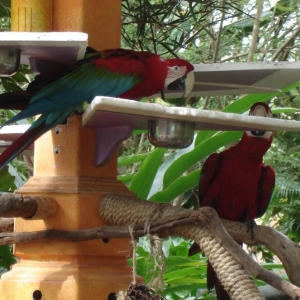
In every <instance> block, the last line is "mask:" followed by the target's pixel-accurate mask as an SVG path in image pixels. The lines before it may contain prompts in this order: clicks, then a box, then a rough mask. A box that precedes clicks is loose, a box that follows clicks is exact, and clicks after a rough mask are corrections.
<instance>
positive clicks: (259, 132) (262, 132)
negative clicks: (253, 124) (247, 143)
mask: <svg viewBox="0 0 300 300" xmlns="http://www.w3.org/2000/svg"><path fill="white" fill-rule="evenodd" d="M265 133H266V132H265V131H258V130H256V131H251V134H252V135H253V136H257V137H262V136H263V135H264V134H265Z"/></svg>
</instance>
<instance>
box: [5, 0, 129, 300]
mask: <svg viewBox="0 0 300 300" xmlns="http://www.w3.org/2000/svg"><path fill="white" fill-rule="evenodd" d="M23 2H30V1H23V0H20V1H18V0H12V3H13V5H14V3H18V4H19V5H21V4H20V3H23ZM36 2H39V3H40V5H43V4H44V1H37V0H32V3H35V4H37V3H36ZM45 2H47V1H45ZM52 10H53V15H52V24H53V30H54V31H82V32H87V33H89V41H90V42H89V45H90V46H92V47H94V48H95V49H97V50H98V49H103V48H111V47H118V46H119V43H120V26H121V24H120V21H121V0H111V1H107V0H97V1H96V0H70V1H68V0H53V2H52ZM12 11H18V10H17V9H16V8H13V9H12ZM32 11H33V15H34V12H36V11H39V10H38V9H37V8H34V6H33V7H32ZM18 16H20V15H18ZM22 22H23V21H22ZM19 23H20V22H19ZM19 23H18V22H16V21H15V20H13V24H19ZM15 26H16V25H14V26H13V29H14V30H17V29H18V28H19V27H18V28H16V27H15ZM26 26H27V27H26ZM26 26H25V28H28V25H26ZM29 27H30V28H33V26H29ZM108 28H109V29H108ZM94 152H95V132H94V130H93V129H91V128H87V127H82V126H81V116H75V117H73V118H71V119H68V122H67V124H64V125H60V126H58V127H57V128H55V129H53V130H51V131H49V132H48V133H46V134H45V135H43V136H42V137H41V138H39V139H38V140H37V141H36V143H35V154H34V164H35V166H34V176H33V177H32V178H30V179H29V181H28V182H27V183H26V184H25V185H24V186H23V187H22V188H20V189H19V190H18V191H17V193H20V194H23V195H43V196H50V197H52V198H54V199H55V200H56V201H57V203H58V210H57V213H56V215H55V216H54V217H52V218H49V219H47V220H24V219H20V218H18V219H16V221H15V231H18V232H26V231H35V230H44V229H46V228H51V229H64V230H77V229H86V228H94V227H98V226H102V225H103V222H102V220H101V219H100V217H99V202H100V200H101V197H103V196H104V195H106V194H107V193H119V194H123V195H132V194H131V192H129V191H128V190H127V188H126V187H125V186H124V185H123V184H122V183H121V182H119V181H117V180H116V172H117V163H116V161H117V154H115V155H114V156H113V158H112V159H111V160H110V161H109V162H108V163H107V164H106V165H104V166H103V167H95V166H94ZM14 252H15V255H16V256H17V257H18V259H19V262H18V263H17V264H16V265H14V266H13V268H12V270H11V271H10V272H8V273H6V274H4V275H3V276H2V278H1V281H0V299H10V300H19V299H48V300H55V299H59V300H73V299H74V300H75V299H76V300H86V299H108V297H109V295H110V294H111V293H116V292H118V291H119V290H120V289H126V288H127V287H128V284H129V283H130V282H131V280H132V275H131V268H130V267H128V266H127V265H126V259H127V258H128V255H129V252H130V245H129V241H128V240H124V239H119V240H118V239H112V240H110V241H102V240H93V241H86V242H77V243H72V242H59V241H57V242H51V243H26V244H17V245H15V247H14ZM41 297H42V298H41Z"/></svg>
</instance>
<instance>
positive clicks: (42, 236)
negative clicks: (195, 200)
mask: <svg viewBox="0 0 300 300" xmlns="http://www.w3.org/2000/svg"><path fill="white" fill-rule="evenodd" d="M207 210H210V211H212V210H211V209H209V208H206V209H204V211H205V212H203V209H200V210H199V212H198V211H187V212H186V213H184V214H181V215H180V216H178V215H177V216H171V217H168V218H166V219H164V220H162V221H159V222H153V223H152V224H151V226H150V230H149V233H151V234H160V235H163V236H168V235H171V234H173V230H174V228H176V227H178V226H184V225H191V224H193V225H195V224H201V223H202V222H205V224H206V225H207V224H210V225H209V227H210V228H211V230H212V233H213V234H216V235H217V236H218V237H220V238H221V240H222V243H223V245H224V247H226V249H227V250H229V252H230V253H231V254H232V255H233V256H234V257H235V258H236V259H237V261H238V262H239V263H241V264H242V265H243V266H245V267H246V268H247V269H248V270H249V271H250V272H251V273H252V274H254V276H255V277H256V278H259V279H262V280H263V281H265V282H267V283H269V284H270V285H272V286H275V287H276V288H277V289H278V290H281V291H282V292H284V293H285V294H287V295H289V296H290V297H291V298H292V299H296V296H298V297H299V296H300V289H299V288H298V287H296V286H294V285H292V284H290V283H288V282H286V281H284V280H282V279H281V278H280V277H278V276H277V275H275V274H274V273H271V272H269V271H267V270H265V269H263V268H261V267H260V266H259V265H258V264H257V263H256V262H255V261H253V259H252V258H251V257H249V256H248V255H247V254H246V253H245V252H244V251H243V249H242V248H241V247H239V246H238V245H237V244H236V243H234V242H233V241H232V239H231V238H230V239H228V237H226V235H224V236H223V230H222V229H221V230H219V229H218V228H216V226H217V227H220V228H223V227H222V226H220V225H217V224H218V223H219V221H218V220H219V218H218V217H217V215H216V213H215V212H214V211H213V213H211V212H208V213H207ZM223 222H224V224H225V228H226V229H227V230H228V232H230V233H231V234H232V235H233V237H234V238H236V239H238V240H240V241H242V242H244V243H249V244H251V245H255V244H257V243H260V244H263V245H269V244H270V243H272V242H273V243H274V241H275V240H277V243H278V244H281V245H288V244H289V245H288V246H286V248H284V247H279V248H278V249H277V248H276V249H274V253H275V254H276V255H277V256H278V257H281V259H282V262H283V265H284V266H288V267H287V270H289V273H288V275H289V277H290V279H291V281H292V282H294V283H295V284H297V285H300V280H299V274H298V273H299V262H300V259H299V258H300V251H299V249H298V248H296V247H295V246H294V247H291V244H292V242H291V241H289V240H288V239H287V238H286V237H285V236H284V235H282V234H281V233H279V232H277V231H276V230H274V229H271V228H269V227H265V226H257V227H256V234H255V238H254V239H253V240H252V239H251V237H250V234H249V233H247V229H246V226H245V225H244V224H241V223H236V222H231V221H224V220H223ZM199 226H200V225H199ZM269 229H271V231H272V236H269V235H270V231H269ZM144 235H145V229H144V226H135V227H134V230H133V236H134V237H136V238H137V237H141V236H144ZM128 237H130V233H129V231H128V228H127V227H122V226H103V227H98V228H93V229H84V230H77V231H64V230H44V231H35V232H17V233H1V234H0V245H4V244H15V243H26V242H51V241H68V242H79V241H87V240H92V239H107V238H128ZM256 237H258V238H256ZM271 241H272V242H271ZM286 249H288V252H287V251H286ZM296 257H298V258H297V259H296ZM292 266H293V270H292Z"/></svg>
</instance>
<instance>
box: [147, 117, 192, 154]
mask: <svg viewBox="0 0 300 300" xmlns="http://www.w3.org/2000/svg"><path fill="white" fill-rule="evenodd" d="M194 130H195V124H194V123H189V122H183V121H177V120H171V119H158V120H151V121H149V122H148V138H149V141H150V142H151V144H152V145H154V146H156V147H162V148H173V149H181V148H186V147H188V146H189V145H191V143H192V142H193V139H194Z"/></svg>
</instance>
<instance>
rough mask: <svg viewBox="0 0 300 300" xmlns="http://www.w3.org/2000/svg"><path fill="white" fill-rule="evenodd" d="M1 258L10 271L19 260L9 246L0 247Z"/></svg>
mask: <svg viewBox="0 0 300 300" xmlns="http://www.w3.org/2000/svg"><path fill="white" fill-rule="evenodd" d="M0 256H1V257H2V258H3V260H4V264H5V268H6V269H7V270H9V268H10V266H11V265H12V264H15V263H16V262H17V260H16V259H15V257H14V256H13V254H12V252H11V250H10V247H9V245H4V246H0Z"/></svg>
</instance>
